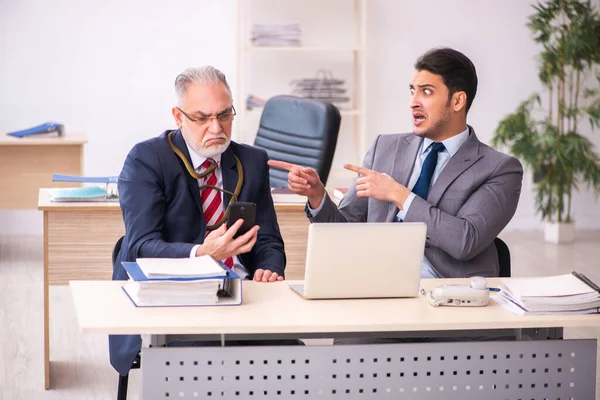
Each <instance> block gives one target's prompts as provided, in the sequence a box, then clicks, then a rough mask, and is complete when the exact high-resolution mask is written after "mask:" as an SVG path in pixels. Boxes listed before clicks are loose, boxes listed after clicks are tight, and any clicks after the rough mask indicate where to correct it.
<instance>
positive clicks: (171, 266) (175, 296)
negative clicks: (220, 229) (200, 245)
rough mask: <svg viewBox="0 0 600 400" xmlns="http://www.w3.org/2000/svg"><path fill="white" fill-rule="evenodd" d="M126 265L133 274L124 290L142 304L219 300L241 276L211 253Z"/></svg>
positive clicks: (205, 302)
mask: <svg viewBox="0 0 600 400" xmlns="http://www.w3.org/2000/svg"><path fill="white" fill-rule="evenodd" d="M123 266H124V267H125V270H126V271H127V274H128V275H129V278H130V279H129V281H128V282H127V284H125V286H123V290H125V292H126V293H127V295H128V296H129V298H130V299H131V300H132V301H133V303H134V304H135V305H136V306H139V307H149V306H195V305H211V304H217V303H218V302H219V296H220V295H223V296H224V295H227V293H229V292H230V290H231V284H232V278H237V275H235V273H233V272H232V271H230V270H229V269H227V268H226V267H223V266H222V264H221V263H219V262H218V261H217V260H215V259H214V258H212V257H210V256H202V257H195V258H138V259H137V261H136V262H123ZM238 281H239V279H238Z"/></svg>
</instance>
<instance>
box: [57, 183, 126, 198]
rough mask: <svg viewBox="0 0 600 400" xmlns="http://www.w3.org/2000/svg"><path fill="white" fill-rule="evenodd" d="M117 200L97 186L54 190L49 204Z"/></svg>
mask: <svg viewBox="0 0 600 400" xmlns="http://www.w3.org/2000/svg"><path fill="white" fill-rule="evenodd" d="M118 200H119V198H118V197H117V196H115V195H114V194H112V193H108V192H107V191H106V190H105V189H102V188H101V187H98V186H85V187H79V188H55V189H52V194H51V196H50V201H51V202H72V201H75V202H81V201H118Z"/></svg>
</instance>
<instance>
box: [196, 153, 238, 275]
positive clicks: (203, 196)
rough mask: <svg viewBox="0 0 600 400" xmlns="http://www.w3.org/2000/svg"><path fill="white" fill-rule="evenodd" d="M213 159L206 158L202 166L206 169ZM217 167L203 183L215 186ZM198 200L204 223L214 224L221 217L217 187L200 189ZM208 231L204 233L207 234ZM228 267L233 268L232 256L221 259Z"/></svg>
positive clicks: (221, 206)
mask: <svg viewBox="0 0 600 400" xmlns="http://www.w3.org/2000/svg"><path fill="white" fill-rule="evenodd" d="M214 163H215V160H213V159H212V158H207V159H206V161H204V163H202V166H203V167H204V168H205V169H208V168H209V167H210V166H211V165H212V164H214ZM216 171H217V169H216V168H215V169H214V170H213V171H212V172H211V173H210V174H209V175H208V176H206V177H204V185H210V186H217V174H216ZM200 201H201V202H202V212H203V213H204V221H205V222H206V225H207V226H209V225H214V224H216V223H217V222H218V221H220V220H221V218H223V200H221V193H220V192H219V191H218V190H217V189H213V188H211V187H205V188H204V189H202V190H201V191H200ZM208 233H209V232H208V231H207V232H206V234H207V235H208ZM221 261H223V262H224V263H225V265H227V266H228V267H229V268H233V258H232V257H228V258H227V259H226V260H221Z"/></svg>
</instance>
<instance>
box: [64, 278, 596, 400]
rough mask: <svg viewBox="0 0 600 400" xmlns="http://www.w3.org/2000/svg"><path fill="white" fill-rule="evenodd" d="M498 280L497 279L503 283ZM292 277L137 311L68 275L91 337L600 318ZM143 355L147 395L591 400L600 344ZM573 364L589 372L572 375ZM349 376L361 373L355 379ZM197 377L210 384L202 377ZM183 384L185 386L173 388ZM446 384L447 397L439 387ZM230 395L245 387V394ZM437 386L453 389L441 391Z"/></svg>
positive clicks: (538, 323)
mask: <svg viewBox="0 0 600 400" xmlns="http://www.w3.org/2000/svg"><path fill="white" fill-rule="evenodd" d="M467 282H468V281H467V280H457V279H444V280H433V279H432V280H424V281H423V284H424V286H425V288H426V289H427V288H431V287H433V286H436V285H440V284H456V283H467ZM489 282H490V285H495V284H496V283H497V282H496V280H494V279H490V280H489ZM287 284H288V282H275V283H272V284H261V283H255V282H244V285H243V298H244V302H243V304H242V306H240V307H169V308H160V307H155V308H136V307H135V306H134V305H133V304H132V303H131V301H130V300H129V298H128V297H127V296H126V295H125V294H124V292H123V291H122V290H121V285H122V283H121V282H98V281H95V282H91V281H78V282H71V283H70V285H71V291H72V294H73V299H74V304H75V309H76V314H77V318H78V322H79V326H80V329H81V331H82V332H85V333H100V334H142V335H144V334H150V335H159V334H188V335H189V334H193V335H204V336H206V337H208V336H210V335H213V336H217V335H224V336H223V338H224V339H226V340H227V338H228V335H230V336H229V337H233V338H236V337H237V335H247V336H251V337H269V335H272V336H277V335H286V334H289V335H296V337H300V338H304V337H311V335H315V334H318V335H322V336H321V337H328V336H327V335H328V334H331V335H334V336H335V334H337V333H341V332H343V333H352V334H353V335H354V336H363V335H365V334H368V333H371V334H373V333H375V334H377V333H380V332H418V331H464V330H470V331H473V330H490V329H518V328H540V327H581V326H592V327H598V326H600V320H599V319H598V318H597V316H596V315H542V316H520V315H514V314H511V313H510V312H508V311H506V310H505V309H503V308H501V307H500V306H498V305H497V304H496V303H495V302H491V303H490V305H489V306H487V307H481V308H466V307H460V308H458V307H457V308H453V307H431V306H429V305H428V303H427V301H426V299H425V298H424V297H423V296H420V295H419V296H418V297H416V298H412V299H364V300H312V301H307V300H304V299H302V298H301V297H300V296H298V295H297V294H295V293H294V292H292V290H290V289H289V288H288V287H287ZM99 298H100V299H103V301H98V299H99ZM217 337H218V336H217ZM142 359H143V360H144V361H143V365H144V367H143V369H142V396H143V395H144V391H146V393H148V392H151V393H154V394H155V393H165V392H166V393H169V392H172V393H175V394H177V393H181V395H184V394H185V393H184V391H185V392H187V393H190V394H191V393H196V392H200V391H204V393H200V397H204V395H207V396H211V395H212V394H210V393H208V392H212V393H215V392H216V393H220V392H221V393H223V394H221V396H224V398H237V397H235V396H238V394H239V393H241V394H242V398H243V397H244V395H246V394H249V395H253V393H254V394H256V393H257V392H256V391H257V390H259V392H258V393H260V394H261V395H262V394H263V391H264V395H265V396H264V397H265V398H279V397H277V396H279V394H281V393H283V394H285V395H287V394H291V395H293V394H294V392H293V391H292V392H290V390H295V391H296V393H297V394H298V393H300V394H305V395H306V394H310V393H316V392H318V393H319V394H325V396H323V397H324V398H337V397H334V396H331V395H332V394H335V393H336V391H337V394H338V397H339V395H341V394H343V393H351V394H354V395H356V394H360V393H363V392H362V391H361V390H363V389H364V390H368V392H366V393H375V392H376V391H378V392H377V393H381V392H384V393H385V392H386V391H387V393H398V388H400V390H399V391H400V392H404V391H406V392H416V391H417V390H418V391H419V392H423V394H425V393H426V392H429V391H431V393H427V396H423V397H418V396H417V397H409V398H427V399H433V398H448V399H459V398H460V399H467V398H468V399H476V398H477V399H478V398H487V397H488V396H489V395H492V397H491V398H517V397H516V394H517V393H518V394H519V396H518V398H532V397H534V396H532V394H538V395H539V394H547V393H552V394H553V395H554V396H553V398H554V397H560V398H569V397H576V398H578V397H577V396H572V395H570V396H566V397H565V393H573V392H575V391H577V393H579V394H578V396H579V397H581V398H593V397H594V396H593V391H594V390H595V364H596V341H595V340H592V341H590V340H582V341H578V340H575V341H573V340H533V341H529V340H528V341H504V342H489V341H487V342H486V341H483V342H478V341H471V342H462V343H460V342H450V343H410V344H380V345H363V346H360V345H358V346H357V345H346V346H271V347H262V348H257V347H252V346H246V347H224V348H218V347H217V348H214V347H213V348H210V347H204V348H203V347H191V348H182V347H180V348H174V347H173V348H169V347H167V348H164V347H163V348H160V347H159V348H156V347H152V348H148V347H143V348H142ZM207 360H212V361H207ZM578 363H581V364H578ZM307 364H308V365H307ZM223 366H225V367H223ZM550 369H552V370H550ZM150 370H152V371H150ZM517 370H518V373H517ZM575 370H578V371H580V372H579V374H581V375H577V374H574V373H573V372H574V371H575ZM444 371H445V373H444ZM452 371H454V372H452ZM457 371H460V373H458V374H457ZM544 371H545V372H544ZM398 372H400V373H399V374H398ZM471 372H472V373H471ZM405 374H406V376H405ZM309 375H310V379H309ZM349 375H352V377H353V378H354V380H350V379H347V378H350V376H349ZM417 375H418V376H417ZM430 375H431V376H430ZM165 377H166V381H167V383H165ZM177 377H180V378H179V379H178V378H177ZM207 377H208V379H207ZM255 377H256V379H254V378H255ZM357 378H361V379H357ZM386 378H387V379H386ZM580 378H581V379H580ZM198 380H200V381H201V382H194V381H198ZM207 380H208V381H207ZM223 380H225V381H226V382H222V381H223ZM168 382H171V383H168ZM548 383H550V386H549V385H548ZM355 384H357V385H358V386H357V385H355ZM177 385H179V386H177ZM536 385H537V386H536ZM543 385H545V386H543ZM557 385H558V386H557ZM180 387H181V388H182V390H181V391H179V390H175V388H180ZM444 387H445V388H446V389H445V393H439V392H440V391H444ZM157 388H158V389H159V390H152V389H157ZM390 388H391V389H390ZM309 389H310V393H307V392H309ZM340 389H343V390H344V392H342V391H341V390H340ZM484 389H485V391H484ZM305 390H306V391H305ZM346 390H351V391H352V392H348V391H346ZM390 390H391V392H390ZM232 391H235V392H237V393H236V394H235V396H234V393H232ZM253 391H254V392H253ZM267 391H268V395H270V396H271V397H269V396H268V395H267ZM276 391H278V392H277V393H276ZM500 391H502V392H500ZM499 392H500V393H499ZM436 393H437V394H438V395H442V394H444V396H440V397H436ZM581 393H585V394H583V395H582V394H581ZM275 394H277V396H275ZM483 394H486V395H488V396H483ZM327 395H329V396H327ZM413 395H414V393H413ZM525 395H526V396H525ZM167 396H168V394H167ZM194 396H196V394H194ZM396 396H397V395H396ZM396 396H394V395H391V396H389V397H390V398H398V397H396ZM478 396H479V397H478ZM498 396H501V397H498ZM284 397H285V396H284ZM304 397H306V396H304ZM542 397H550V396H547V395H545V396H542ZM142 398H145V397H142ZM307 398H308V397H307ZM342 398H346V397H344V396H342ZM350 398H354V397H350ZM536 398H538V397H536Z"/></svg>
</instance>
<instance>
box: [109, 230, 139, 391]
mask: <svg viewBox="0 0 600 400" xmlns="http://www.w3.org/2000/svg"><path fill="white" fill-rule="evenodd" d="M123 238H124V236H121V237H120V238H119V240H117V243H115V247H114V248H113V252H112V263H113V265H115V261H116V259H117V255H119V251H120V250H121V244H122V243H123ZM141 364H142V363H141V360H140V355H139V353H138V355H137V356H136V357H135V360H133V364H131V369H139V368H140V366H141ZM128 384H129V374H127V375H119V386H118V388H117V400H126V399H127V386H128Z"/></svg>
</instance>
